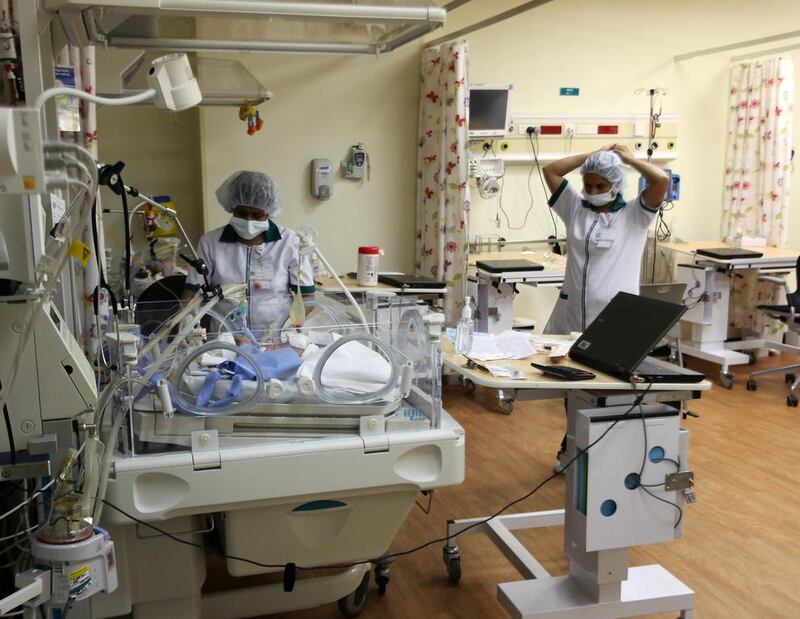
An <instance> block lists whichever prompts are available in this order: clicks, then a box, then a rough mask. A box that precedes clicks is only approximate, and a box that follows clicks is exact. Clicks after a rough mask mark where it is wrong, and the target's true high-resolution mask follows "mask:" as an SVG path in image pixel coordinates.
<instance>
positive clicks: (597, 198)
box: [583, 191, 617, 206]
mask: <svg viewBox="0 0 800 619" xmlns="http://www.w3.org/2000/svg"><path fill="white" fill-rule="evenodd" d="M616 197H617V194H616V193H615V192H613V191H607V192H605V193H596V194H590V193H586V192H585V191H584V192H583V199H584V200H586V201H587V202H588V203H589V204H591V205H592V206H605V205H606V204H608V203H609V202H613V201H614V200H615V199H616Z"/></svg>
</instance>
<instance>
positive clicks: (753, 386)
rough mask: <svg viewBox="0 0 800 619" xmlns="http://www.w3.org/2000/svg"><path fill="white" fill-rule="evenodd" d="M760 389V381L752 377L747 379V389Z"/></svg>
mask: <svg viewBox="0 0 800 619" xmlns="http://www.w3.org/2000/svg"><path fill="white" fill-rule="evenodd" d="M756 389H758V383H757V382H756V381H754V380H753V379H752V378H751V379H749V380H748V381H747V390H748V391H755V390H756Z"/></svg>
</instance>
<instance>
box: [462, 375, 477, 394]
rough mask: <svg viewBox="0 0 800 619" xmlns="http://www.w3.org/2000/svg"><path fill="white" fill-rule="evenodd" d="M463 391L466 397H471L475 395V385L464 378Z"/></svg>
mask: <svg viewBox="0 0 800 619" xmlns="http://www.w3.org/2000/svg"><path fill="white" fill-rule="evenodd" d="M463 389H464V393H465V394H466V395H472V394H473V393H475V383H473V382H472V381H471V380H470V379H469V378H465V379H464V384H463Z"/></svg>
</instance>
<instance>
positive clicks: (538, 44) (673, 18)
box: [437, 0, 800, 321]
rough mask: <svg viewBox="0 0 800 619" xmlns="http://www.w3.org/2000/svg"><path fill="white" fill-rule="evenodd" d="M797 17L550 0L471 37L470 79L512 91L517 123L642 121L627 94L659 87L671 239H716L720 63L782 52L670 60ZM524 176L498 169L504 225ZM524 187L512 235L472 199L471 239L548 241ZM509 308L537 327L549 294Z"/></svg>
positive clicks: (752, 8) (474, 9)
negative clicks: (665, 117) (675, 145)
mask: <svg viewBox="0 0 800 619" xmlns="http://www.w3.org/2000/svg"><path fill="white" fill-rule="evenodd" d="M518 4H520V2H509V1H507V0H506V1H496V2H481V1H475V2H471V3H469V4H467V5H465V6H464V7H462V8H459V9H457V10H456V11H453V12H452V13H451V15H450V18H449V23H448V30H447V31H453V30H455V29H457V28H459V27H462V26H464V25H465V24H468V23H472V22H475V21H478V20H480V19H482V18H484V17H487V16H489V15H491V14H495V13H497V12H500V11H501V10H504V9H506V8H509V7H511V6H515V5H518ZM798 21H800V3H798V2H796V1H795V0H770V1H769V2H764V3H760V4H754V3H752V2H747V1H745V0H706V1H704V2H697V1H696V0H673V1H672V2H663V0H660V1H656V0H614V1H613V2H595V1H587V0H555V1H554V2H550V3H548V4H546V5H544V6H542V7H540V8H537V9H534V10H531V11H529V12H527V13H523V14H522V15H519V16H517V17H515V18H513V19H511V20H509V21H506V22H502V23H500V24H497V25H494V26H490V27H488V28H486V29H484V30H481V31H479V32H476V33H473V34H470V35H469V36H468V41H469V45H470V56H469V68H470V80H471V81H472V82H475V83H477V82H489V83H504V82H510V83H513V84H514V91H513V99H512V105H511V107H512V110H511V111H512V114H516V115H520V114H634V113H636V114H641V113H647V99H646V97H643V96H640V95H635V94H634V90H636V89H638V88H642V87H655V86H657V87H661V88H667V89H668V90H669V95H668V96H666V97H665V98H664V105H663V113H664V114H678V115H679V116H680V122H679V130H678V131H679V134H678V135H679V140H680V148H679V150H680V155H679V158H678V159H677V160H675V161H674V162H673V163H671V167H672V168H673V169H675V170H676V171H677V172H679V173H680V174H681V183H682V190H681V192H682V193H681V200H680V202H678V203H677V204H676V207H675V210H674V211H673V212H672V213H671V214H670V215H669V216H668V219H671V218H672V217H675V218H676V232H677V234H678V235H679V236H681V237H684V238H686V239H691V240H699V239H718V238H720V237H719V227H720V217H721V201H722V185H723V162H724V153H725V137H726V106H727V88H728V66H729V62H730V58H731V56H734V55H740V54H743V53H746V52H749V51H755V50H758V49H765V50H766V49H770V48H773V47H776V45H781V44H780V43H778V44H773V45H771V46H761V47H760V48H747V49H740V50H736V51H734V52H727V53H719V54H715V55H712V56H705V57H700V58H696V59H693V60H687V61H683V62H681V63H675V62H674V61H673V56H674V55H675V54H678V53H682V52H686V51H693V50H698V49H704V48H708V47H714V46H717V45H724V44H728V43H732V42H737V41H744V40H748V39H754V38H758V37H765V36H769V35H774V34H778V33H781V32H786V31H789V30H793V29H794V27H793V26H792V24H796V23H798ZM447 31H446V32H447ZM437 36H438V33H437ZM783 44H784V45H785V44H786V43H785V42H784V43H783ZM792 57H793V58H794V61H795V66H796V71H798V72H800V53H798V52H794V53H792ZM560 86H578V87H580V89H581V93H580V96H579V97H570V98H567V97H560V96H559V87H560ZM798 119H800V113H798V114H796V115H795V135H796V136H798V137H800V120H798ZM796 139H797V138H796ZM576 148H577V147H576ZM529 169H530V168H529V167H528V166H525V165H516V166H512V167H509V168H507V177H506V180H507V185H506V189H505V191H504V196H503V204H504V208H505V209H506V211H507V212H508V213H509V216H510V217H511V220H512V224H515V223H516V224H518V223H519V222H521V221H522V218H523V215H524V212H525V209H527V207H528V204H529V201H530V198H529V194H528V190H527V187H526V180H527V175H528V172H529ZM631 180H632V181H633V182H634V183H635V179H631ZM792 181H793V184H794V192H793V195H794V197H793V200H792V208H791V216H790V217H791V219H790V222H791V223H790V233H789V243H788V245H789V246H790V247H798V248H800V208H798V207H800V179H798V177H797V173H794V174H793V178H792ZM634 186H635V185H634ZM531 187H532V190H533V193H534V198H535V202H534V204H535V206H534V208H533V212H532V214H531V217H530V219H529V224H528V225H527V226H526V228H525V229H524V230H521V231H510V230H509V229H508V228H507V227H506V224H505V220H503V223H502V225H501V227H500V228H496V227H495V225H494V219H495V214H496V212H497V207H496V201H494V200H483V199H481V198H480V197H479V196H478V195H477V192H474V194H473V210H472V215H471V223H470V232H471V234H501V235H503V236H505V237H506V238H509V239H532V238H541V237H542V235H545V236H546V235H547V234H548V233H550V231H551V230H552V224H551V222H550V219H549V216H548V215H547V207H546V205H545V197H544V195H543V192H542V189H541V187H540V185H539V183H538V180H537V179H536V177H535V174H534V177H533V178H532V179H531ZM629 191H630V190H629ZM520 301H521V302H520V303H518V304H517V306H516V309H517V313H519V314H527V315H531V316H533V317H536V318H538V319H539V320H540V321H544V320H546V318H547V315H548V314H549V311H550V308H551V307H552V303H553V301H554V295H553V293H552V291H536V292H532V291H530V290H526V291H524V293H523V298H522V299H520Z"/></svg>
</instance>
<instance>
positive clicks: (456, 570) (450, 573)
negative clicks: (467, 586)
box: [442, 546, 461, 582]
mask: <svg viewBox="0 0 800 619" xmlns="http://www.w3.org/2000/svg"><path fill="white" fill-rule="evenodd" d="M442 559H443V560H444V565H445V567H446V568H447V577H448V579H449V580H450V582H458V581H459V580H461V553H459V551H458V547H455V548H448V547H447V546H445V547H444V548H442Z"/></svg>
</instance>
